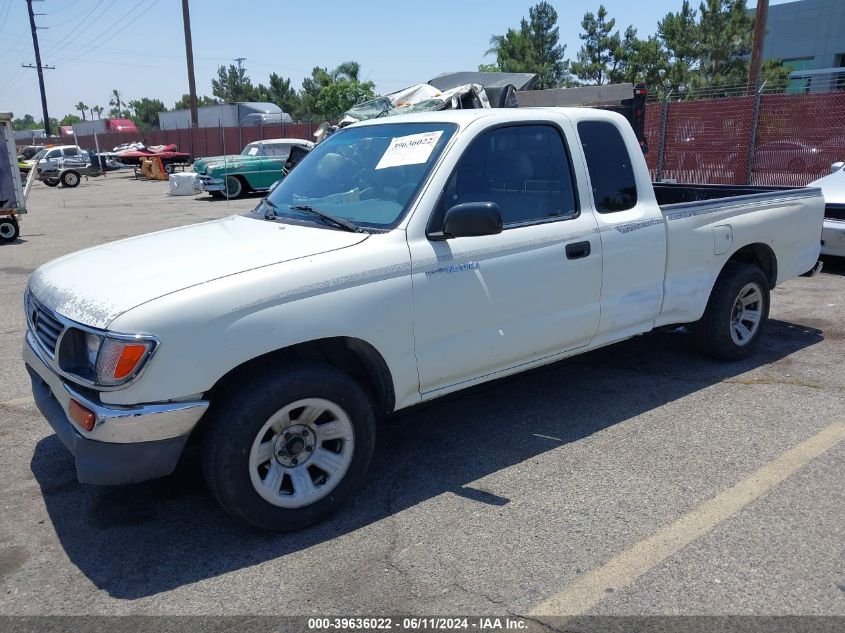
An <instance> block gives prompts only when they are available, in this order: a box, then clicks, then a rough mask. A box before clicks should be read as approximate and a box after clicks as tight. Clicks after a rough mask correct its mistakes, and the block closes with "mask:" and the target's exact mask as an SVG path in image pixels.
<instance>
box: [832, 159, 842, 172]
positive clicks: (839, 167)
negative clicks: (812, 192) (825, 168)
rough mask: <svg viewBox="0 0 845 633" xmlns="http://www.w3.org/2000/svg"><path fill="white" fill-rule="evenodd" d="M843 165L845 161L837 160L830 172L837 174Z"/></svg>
mask: <svg viewBox="0 0 845 633" xmlns="http://www.w3.org/2000/svg"><path fill="white" fill-rule="evenodd" d="M843 167H845V163H843V162H842V161H839V162H837V163H833V164H832V165H831V166H830V173H831V174H835V173H836V172H838V171H839V170H840V169H842V168H843Z"/></svg>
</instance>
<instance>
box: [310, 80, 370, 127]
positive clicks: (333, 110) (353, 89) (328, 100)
mask: <svg viewBox="0 0 845 633" xmlns="http://www.w3.org/2000/svg"><path fill="white" fill-rule="evenodd" d="M374 96H375V84H374V83H373V82H372V81H364V82H361V81H358V80H357V79H340V80H338V81H333V82H332V83H330V84H329V85H327V86H324V87H323V88H321V89H320V92H319V93H318V94H317V98H316V100H315V102H314V106H315V108H316V110H317V112H319V113H320V114H323V115H324V116H326V117H327V118H330V119H336V118H338V117H339V116H340V115H341V114H343V113H344V112H346V111H347V110H348V109H349V108H351V107H352V106H354V105H355V104H358V103H361V102H362V101H366V100H367V99H372V98H373V97H374Z"/></svg>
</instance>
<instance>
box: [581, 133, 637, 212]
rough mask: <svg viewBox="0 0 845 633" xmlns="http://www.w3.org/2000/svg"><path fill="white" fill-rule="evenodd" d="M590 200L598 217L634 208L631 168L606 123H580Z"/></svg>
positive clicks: (618, 135)
mask: <svg viewBox="0 0 845 633" xmlns="http://www.w3.org/2000/svg"><path fill="white" fill-rule="evenodd" d="M578 136H579V137H580V138H581V146H582V147H583V148H584V157H585V158H586V160H587V171H588V172H589V174H590V184H591V186H592V189H593V200H594V201H595V205H596V211H598V212H599V213H614V212H617V211H625V210H627V209H632V208H634V207H635V206H636V204H637V183H636V179H635V177H634V166H633V164H632V163H631V156H630V155H629V154H628V148H627V146H626V145H625V139H624V138H622V133H621V132H620V131H619V128H618V127H616V126H615V125H614V124H613V123H610V122H608V121H580V122H579V123H578Z"/></svg>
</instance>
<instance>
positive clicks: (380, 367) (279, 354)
mask: <svg viewBox="0 0 845 633" xmlns="http://www.w3.org/2000/svg"><path fill="white" fill-rule="evenodd" d="M298 361H299V362H301V361H312V362H313V361H317V362H324V363H327V364H329V365H331V366H333V367H336V368H337V369H340V370H341V371H343V372H345V373H347V374H348V375H349V376H351V377H352V378H353V379H354V380H355V381H357V382H358V384H360V385H361V387H362V388H363V389H364V391H366V392H367V395H368V396H369V397H370V399H371V400H372V402H373V404H374V405H375V406H376V409H377V410H378V411H379V413H381V414H388V413H392V412H393V410H394V408H395V406H396V394H395V391H394V387H393V376H392V374H391V372H390V368H389V367H388V365H387V362H386V361H385V360H384V357H383V356H382V355H381V353H380V352H379V351H378V350H377V349H376V348H375V347H373V346H372V345H371V344H370V343H367V342H366V341H364V340H362V339H359V338H354V337H347V336H336V337H330V338H322V339H315V340H311V341H305V342H302V343H296V344H294V345H290V346H288V347H283V348H280V349H277V350H273V351H272V352H268V353H266V354H262V355H261V356H257V357H255V358H252V359H250V360H248V361H245V362H243V363H241V364H240V365H238V366H237V367H234V368H233V369H231V370H229V371H228V372H227V373H226V374H224V375H223V376H222V377H221V378H220V379H219V380H218V381H217V382H216V383H215V384H214V386H213V387H212V388H211V389H210V390H209V391H208V392H207V394H206V395H207V397H208V398H209V400H211V401H212V402H213V401H214V398H215V396H216V395H218V394H219V393H220V392H221V391H223V390H225V388H226V386H227V385H229V384H231V383H232V382H236V381H237V380H238V378H239V377H241V376H243V375H244V374H246V373H249V372H251V371H254V370H259V369H260V370H264V371H274V370H277V369H278V368H280V367H284V366H285V365H290V364H294V363H296V362H298Z"/></svg>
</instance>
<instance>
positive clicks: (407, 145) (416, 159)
mask: <svg viewBox="0 0 845 633" xmlns="http://www.w3.org/2000/svg"><path fill="white" fill-rule="evenodd" d="M442 134H443V130H438V131H436V132H423V133H422V134H409V135H408V136H397V137H394V138H393V139H392V140H391V141H390V145H389V146H388V147H387V149H386V150H385V152H384V155H383V156H382V157H381V160H380V161H379V162H378V165H376V169H386V168H387V167H399V166H401V165H419V164H420V163H424V162H426V161H427V160H428V157H429V156H431V152H433V151H434V146H435V145H437V141H438V140H439V139H440V136H441V135H442Z"/></svg>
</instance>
